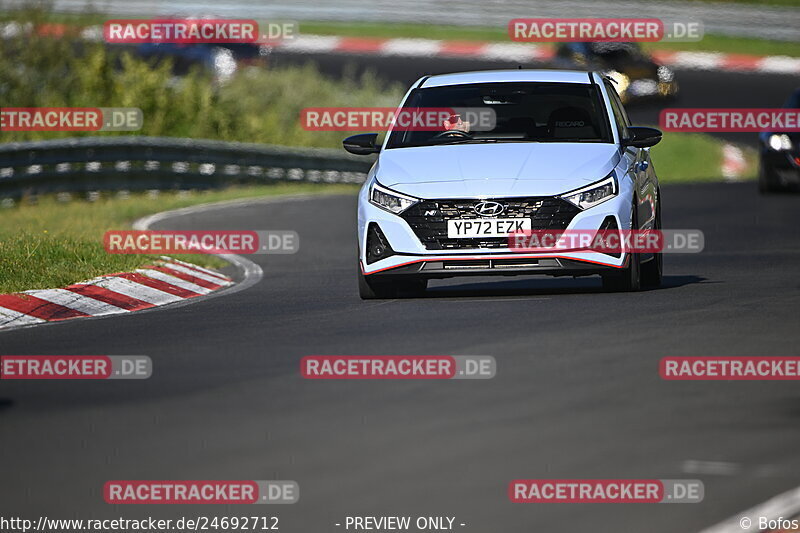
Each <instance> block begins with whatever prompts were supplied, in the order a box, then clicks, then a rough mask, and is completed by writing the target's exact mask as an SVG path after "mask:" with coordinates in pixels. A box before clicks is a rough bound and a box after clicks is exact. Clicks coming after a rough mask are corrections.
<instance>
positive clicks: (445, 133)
mask: <svg viewBox="0 0 800 533" xmlns="http://www.w3.org/2000/svg"><path fill="white" fill-rule="evenodd" d="M450 136H455V137H461V138H462V139H471V138H472V135H470V134H469V133H467V132H466V131H461V130H447V131H443V132H441V133H437V134H436V135H434V136H433V138H434V139H443V138H444V137H450Z"/></svg>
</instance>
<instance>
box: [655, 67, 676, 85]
mask: <svg viewBox="0 0 800 533" xmlns="http://www.w3.org/2000/svg"><path fill="white" fill-rule="evenodd" d="M674 79H675V73H674V72H672V70H670V69H669V68H668V67H665V66H664V65H661V66H660V67H658V81H663V82H664V83H669V82H671V81H672V80H674Z"/></svg>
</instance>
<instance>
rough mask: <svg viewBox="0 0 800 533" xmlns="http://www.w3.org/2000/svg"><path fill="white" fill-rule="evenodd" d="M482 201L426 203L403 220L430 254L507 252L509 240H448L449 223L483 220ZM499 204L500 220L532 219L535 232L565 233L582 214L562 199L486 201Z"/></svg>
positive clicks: (427, 201) (436, 201)
mask: <svg viewBox="0 0 800 533" xmlns="http://www.w3.org/2000/svg"><path fill="white" fill-rule="evenodd" d="M483 200H484V199H481V200H476V199H472V200H425V201H422V202H420V203H418V204H417V205H415V206H413V207H411V208H409V209H408V210H407V211H405V212H404V213H403V214H402V215H400V216H401V217H403V219H405V221H406V222H408V225H409V226H411V229H412V230H414V233H415V234H416V235H417V237H418V238H419V240H420V241H421V242H422V244H423V245H424V246H425V248H427V249H428V250H447V249H454V248H507V247H508V238H506V237H476V238H469V239H449V238H448V237H447V221H448V220H458V219H468V218H472V219H475V218H483V217H481V216H479V215H478V214H476V213H475V210H474V209H473V207H474V206H475V204H477V203H478V202H479V201H483ZM486 200H490V201H494V202H499V203H501V204H503V206H504V207H505V209H504V210H503V213H501V214H500V215H498V216H497V218H530V219H531V220H532V229H534V230H559V229H566V227H567V226H568V225H569V223H570V222H571V221H572V219H573V218H574V217H575V215H576V214H578V212H579V211H580V209H578V208H577V207H575V206H574V205H572V204H571V203H569V202H567V201H566V200H562V199H560V198H551V197H544V198H543V197H532V198H487V199H486Z"/></svg>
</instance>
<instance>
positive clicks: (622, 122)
mask: <svg viewBox="0 0 800 533" xmlns="http://www.w3.org/2000/svg"><path fill="white" fill-rule="evenodd" d="M604 83H605V86H606V91H607V92H608V99H609V100H610V101H611V111H612V112H613V113H614V118H615V119H616V121H617V128H618V131H619V137H620V139H622V138H625V137H627V136H628V126H630V125H631V121H630V120H629V119H628V114H627V113H626V112H625V108H624V107H622V101H621V100H620V99H619V95H618V94H617V90H616V89H615V88H614V86H613V85H611V83H609V82H608V81H605V82H604Z"/></svg>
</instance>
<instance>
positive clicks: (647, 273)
mask: <svg viewBox="0 0 800 533" xmlns="http://www.w3.org/2000/svg"><path fill="white" fill-rule="evenodd" d="M656 209H657V211H656V220H655V225H654V229H656V230H659V231H660V230H661V191H659V193H658V207H657V208H656ZM641 267H642V285H643V286H645V287H660V286H661V281H662V279H663V276H664V255H663V254H662V253H661V252H658V253H655V254H653V258H652V259H651V260H650V261H647V262H646V263H643V264H642V265H641Z"/></svg>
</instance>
